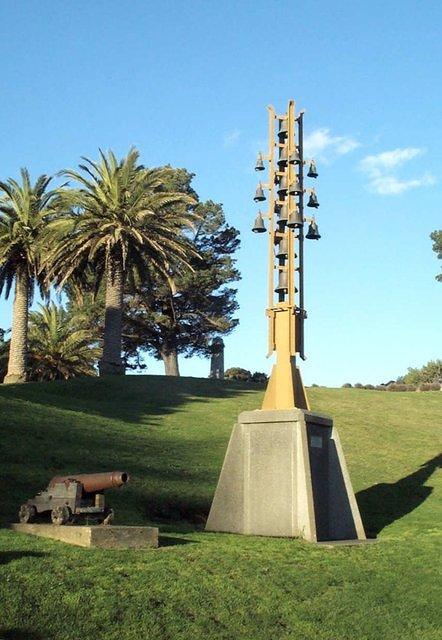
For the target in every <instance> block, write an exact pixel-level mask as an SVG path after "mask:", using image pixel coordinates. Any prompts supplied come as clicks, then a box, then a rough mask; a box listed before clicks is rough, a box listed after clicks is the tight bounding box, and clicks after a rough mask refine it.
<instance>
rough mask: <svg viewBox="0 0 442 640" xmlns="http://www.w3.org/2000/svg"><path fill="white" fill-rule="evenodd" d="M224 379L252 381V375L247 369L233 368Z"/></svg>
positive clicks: (226, 373)
mask: <svg viewBox="0 0 442 640" xmlns="http://www.w3.org/2000/svg"><path fill="white" fill-rule="evenodd" d="M224 377H225V378H227V380H250V379H251V378H252V374H251V373H250V371H248V370H247V369H242V368H241V367H231V368H230V369H227V371H226V372H225V373H224Z"/></svg>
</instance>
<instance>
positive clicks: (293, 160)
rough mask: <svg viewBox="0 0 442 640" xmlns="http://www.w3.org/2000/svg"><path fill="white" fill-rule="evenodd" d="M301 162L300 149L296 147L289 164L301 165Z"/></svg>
mask: <svg viewBox="0 0 442 640" xmlns="http://www.w3.org/2000/svg"><path fill="white" fill-rule="evenodd" d="M300 162H301V158H300V157H299V151H298V147H295V150H294V151H293V153H292V154H291V155H290V158H289V163H290V164H299V163H300Z"/></svg>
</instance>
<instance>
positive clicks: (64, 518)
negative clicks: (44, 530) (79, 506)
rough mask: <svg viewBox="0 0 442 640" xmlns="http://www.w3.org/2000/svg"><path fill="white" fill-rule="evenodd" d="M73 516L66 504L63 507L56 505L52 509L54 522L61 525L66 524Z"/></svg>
mask: <svg viewBox="0 0 442 640" xmlns="http://www.w3.org/2000/svg"><path fill="white" fill-rule="evenodd" d="M71 517H72V513H71V510H70V509H69V507H67V506H66V505H63V506H62V507H55V509H52V511H51V520H52V522H53V524H57V525H61V524H66V523H67V522H69V520H70V519H71Z"/></svg>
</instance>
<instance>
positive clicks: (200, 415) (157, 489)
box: [0, 376, 442, 640]
mask: <svg viewBox="0 0 442 640" xmlns="http://www.w3.org/2000/svg"><path fill="white" fill-rule="evenodd" d="M309 397H310V399H311V402H312V405H313V408H314V409H315V410H317V411H319V412H322V413H326V414H329V415H331V416H332V417H333V418H334V419H335V424H336V426H337V427H338V428H339V431H340V435H341V439H342V441H343V446H344V451H345V454H346V458H347V463H348V466H349V470H350V474H351V478H352V481H353V486H354V489H355V491H356V493H357V499H358V503H359V505H360V508H361V512H362V518H363V521H364V524H365V526H366V530H367V531H368V533H369V534H370V535H377V536H378V538H379V543H378V544H375V545H368V546H366V547H345V548H332V549H329V548H318V547H315V546H313V545H309V544H307V543H305V542H302V541H300V540H286V539H266V538H253V537H247V536H236V535H228V534H208V533H207V534H206V533H204V532H203V531H202V529H203V525H204V520H205V517H206V516H207V513H208V509H209V507H210V502H211V498H212V495H213V491H214V488H215V486H216V481H217V479H218V474H219V471H220V467H221V464H222V460H223V458H224V453H225V449H226V445H227V441H228V438H229V435H230V431H231V429H232V425H233V422H234V421H235V419H236V416H237V414H238V413H239V412H240V411H242V410H247V409H255V408H258V407H259V406H260V402H261V398H262V390H259V389H257V387H256V386H251V385H247V384H244V383H233V382H220V381H212V380H199V379H192V378H182V379H166V378H164V377H157V376H143V377H135V376H133V377H128V378H125V379H122V380H121V379H118V380H98V379H97V380H85V381H72V382H69V383H52V384H29V385H25V386H23V385H22V386H1V387H0V415H1V425H0V429H1V434H0V438H1V440H0V462H1V467H0V487H1V498H0V522H1V524H2V525H3V526H4V525H6V524H7V523H8V522H10V521H13V520H16V512H17V509H18V506H19V505H20V504H21V502H23V501H24V500H25V499H26V498H28V497H31V496H32V495H34V494H35V493H36V492H37V491H38V490H39V489H42V488H43V487H45V486H46V484H47V482H48V480H49V479H50V478H51V477H52V476H53V475H55V474H59V473H64V472H66V473H67V472H86V471H88V472H90V471H104V470H112V469H123V470H127V471H128V472H129V473H130V474H131V476H132V481H131V483H130V484H129V485H128V486H127V487H125V488H124V489H122V490H115V491H113V492H109V502H110V503H111V504H112V506H113V507H114V508H115V510H116V513H117V519H116V523H117V524H118V523H129V524H151V523H155V524H159V526H160V529H161V532H162V538H161V542H162V546H161V548H160V549H158V550H152V551H145V552H134V551H113V552H109V551H102V550H91V549H81V548H75V547H69V546H67V545H64V544H62V543H59V542H55V541H46V540H43V539H39V538H35V539H34V538H32V537H31V536H24V535H19V534H14V533H13V532H11V531H8V530H6V529H0V638H2V639H7V638H27V639H28V640H29V639H34V640H37V639H60V640H61V639H62V640H70V639H72V640H79V639H80V638H81V639H82V640H83V639H84V640H87V639H89V638H90V639H92V638H106V639H109V640H113V639H117V638H118V639H120V640H121V639H128V640H132V639H135V638H143V640H144V639H149V638H155V639H156V640H157V639H160V640H162V639H171V640H172V639H173V640H188V639H192V640H193V639H196V640H198V639H200V638H201V639H203V638H204V639H212V638H222V639H226V640H227V639H229V640H237V639H241V640H242V639H244V640H261V639H262V640H268V639H272V640H275V639H277V640H279V639H281V640H282V639H287V640H288V639H293V640H295V639H296V640H304V639H305V640H310V639H312V640H313V638H314V639H315V640H316V639H320V640H341V639H347V638H348V639H349V640H350V639H351V640H354V638H358V640H361V639H362V640H379V639H380V638H383V639H385V640H397V639H398V638H401V639H402V640H408V639H410V640H411V639H416V640H417V639H418V638H419V640H436V638H437V639H439V638H440V623H441V615H440V596H441V590H440V587H439V584H438V580H439V581H440V571H438V568H439V567H438V552H439V554H440V530H439V529H438V526H440V522H441V511H442V508H441V499H440V491H441V481H440V477H439V476H438V473H437V471H436V466H437V464H436V463H437V461H436V459H435V457H436V456H437V454H438V453H439V451H440V448H441V447H440V444H441V426H442V393H437V392H434V393H420V394H419V393H382V392H375V391H366V390H354V389H322V388H315V389H311V390H309ZM439 583H440V582H439Z"/></svg>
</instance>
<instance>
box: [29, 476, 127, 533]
mask: <svg viewBox="0 0 442 640" xmlns="http://www.w3.org/2000/svg"><path fill="white" fill-rule="evenodd" d="M128 481H129V475H128V474H127V473H126V472H125V471H109V472H106V473H84V474H73V475H67V476H55V478H52V480H51V481H50V483H49V485H48V487H47V489H45V490H44V491H40V492H39V493H37V495H36V496H35V498H31V500H28V501H27V502H25V503H24V504H22V505H21V507H20V510H19V513H18V517H19V520H20V522H22V523H26V522H32V521H33V520H35V518H36V517H37V515H39V514H44V515H46V514H50V516H51V520H52V522H53V523H54V524H59V525H60V524H67V523H73V522H76V521H78V520H81V519H86V518H93V519H95V520H96V521H97V522H98V523H100V524H110V522H111V520H112V518H113V511H112V509H110V508H109V507H107V506H106V504H105V499H104V493H103V492H104V491H105V490H106V489H111V488H112V487H121V486H122V485H124V484H126V483H127V482H128Z"/></svg>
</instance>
